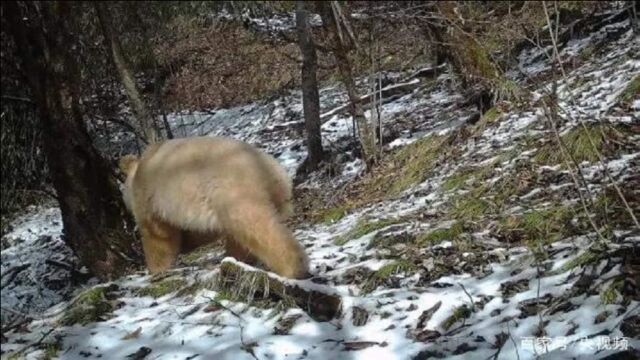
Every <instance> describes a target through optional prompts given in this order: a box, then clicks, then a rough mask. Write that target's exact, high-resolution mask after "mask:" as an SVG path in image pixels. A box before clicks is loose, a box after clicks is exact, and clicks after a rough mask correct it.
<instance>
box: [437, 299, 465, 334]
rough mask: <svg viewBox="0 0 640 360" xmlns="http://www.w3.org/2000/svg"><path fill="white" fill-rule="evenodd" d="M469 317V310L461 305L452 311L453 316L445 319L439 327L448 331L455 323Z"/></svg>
mask: <svg viewBox="0 0 640 360" xmlns="http://www.w3.org/2000/svg"><path fill="white" fill-rule="evenodd" d="M469 316H471V310H470V309H469V308H468V307H467V306H466V305H462V306H459V307H457V308H456V309H455V310H453V314H451V316H449V317H448V318H446V319H445V320H444V321H443V322H442V324H441V325H440V326H441V327H442V328H443V329H444V330H445V331H446V330H449V328H450V327H451V326H453V324H455V323H457V322H458V321H460V320H464V319H466V318H468V317H469Z"/></svg>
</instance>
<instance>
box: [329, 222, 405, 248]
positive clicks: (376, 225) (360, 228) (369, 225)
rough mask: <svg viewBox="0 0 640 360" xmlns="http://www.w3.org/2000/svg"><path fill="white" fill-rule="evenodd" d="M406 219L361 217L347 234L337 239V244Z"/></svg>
mask: <svg viewBox="0 0 640 360" xmlns="http://www.w3.org/2000/svg"><path fill="white" fill-rule="evenodd" d="M402 221H404V219H402V218H398V219H380V220H377V221H370V220H366V219H360V220H358V222H357V223H356V225H355V226H354V227H353V228H352V229H351V230H349V231H348V232H347V233H346V234H344V235H342V236H340V237H338V238H337V239H335V241H334V242H335V244H336V245H344V244H346V243H347V242H349V241H351V240H353V239H357V238H360V237H362V236H365V235H367V234H369V233H371V232H374V231H376V230H380V229H382V228H385V227H387V226H390V225H393V224H398V223H400V222H402Z"/></svg>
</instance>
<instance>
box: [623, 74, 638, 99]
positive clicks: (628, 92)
mask: <svg viewBox="0 0 640 360" xmlns="http://www.w3.org/2000/svg"><path fill="white" fill-rule="evenodd" d="M639 95H640V75H638V76H636V77H634V78H633V80H631V82H629V85H627V87H626V88H625V89H624V91H623V92H622V94H620V101H621V102H622V103H625V104H626V103H630V102H631V101H632V100H633V99H635V98H637V97H638V96H639Z"/></svg>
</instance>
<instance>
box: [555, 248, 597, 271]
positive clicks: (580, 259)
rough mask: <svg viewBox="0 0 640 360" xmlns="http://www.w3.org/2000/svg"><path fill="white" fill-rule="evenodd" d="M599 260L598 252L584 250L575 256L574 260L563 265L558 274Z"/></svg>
mask: <svg viewBox="0 0 640 360" xmlns="http://www.w3.org/2000/svg"><path fill="white" fill-rule="evenodd" d="M598 260H600V255H599V254H598V252H596V251H594V250H593V249H591V248H589V249H587V250H585V251H584V252H583V253H582V254H580V255H578V256H576V257H575V258H573V259H571V260H570V261H568V262H567V263H566V264H564V265H563V266H562V267H561V268H560V269H559V270H558V273H562V272H565V271H569V270H573V269H575V268H578V267H583V266H585V265H588V264H593V263H595V262H596V261H598Z"/></svg>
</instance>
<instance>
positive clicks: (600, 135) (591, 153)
mask: <svg viewBox="0 0 640 360" xmlns="http://www.w3.org/2000/svg"><path fill="white" fill-rule="evenodd" d="M616 132H619V130H616V129H614V128H612V127H610V126H606V125H596V126H593V125H588V126H586V127H585V126H582V125H580V126H577V127H575V128H573V129H571V130H570V131H569V132H568V133H566V134H564V135H562V136H561V139H562V143H563V144H564V146H565V147H566V151H567V152H568V153H569V154H570V155H571V156H572V157H573V158H574V159H575V160H576V161H577V162H578V163H581V162H583V161H587V162H590V163H593V162H596V161H598V153H600V154H602V153H603V152H604V145H605V143H606V138H609V137H615V136H617V135H616ZM564 156H565V155H564V151H563V150H562V149H561V148H560V146H559V145H558V143H557V142H556V141H553V142H549V143H547V144H545V145H544V146H542V147H541V148H540V149H539V150H538V152H537V153H536V155H535V156H534V160H535V161H536V162H537V163H539V164H542V165H556V164H562V165H564V160H565V159H564ZM567 160H570V159H567Z"/></svg>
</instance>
